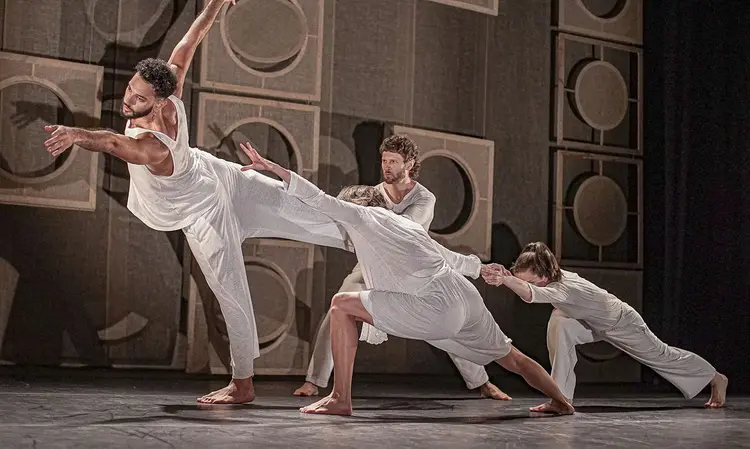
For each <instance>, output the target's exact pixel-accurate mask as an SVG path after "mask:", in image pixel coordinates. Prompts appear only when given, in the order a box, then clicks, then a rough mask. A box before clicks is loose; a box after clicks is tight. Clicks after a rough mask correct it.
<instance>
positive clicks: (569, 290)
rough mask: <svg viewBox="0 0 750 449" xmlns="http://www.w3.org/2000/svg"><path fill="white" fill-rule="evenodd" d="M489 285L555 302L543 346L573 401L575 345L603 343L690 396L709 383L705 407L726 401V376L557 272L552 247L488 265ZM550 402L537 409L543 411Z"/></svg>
mask: <svg viewBox="0 0 750 449" xmlns="http://www.w3.org/2000/svg"><path fill="white" fill-rule="evenodd" d="M490 267H491V268H492V269H493V270H495V273H494V274H488V275H487V276H485V280H487V282H488V283H489V284H490V285H504V286H506V287H507V288H509V289H511V290H512V291H513V292H515V293H516V294H517V295H518V296H520V297H521V299H523V300H524V301H526V302H529V303H546V304H551V305H552V306H554V308H555V309H554V311H553V312H552V316H551V317H550V320H549V324H548V326H547V347H548V349H549V357H550V363H551V364H552V378H553V379H555V382H557V384H558V385H559V386H560V389H561V390H562V392H563V394H564V395H565V397H566V398H567V399H568V400H569V401H571V402H572V401H573V393H574V391H575V385H576V376H575V371H574V369H575V365H576V362H577V361H578V358H577V355H576V349H575V347H576V345H581V344H585V343H592V342H595V341H606V342H608V343H610V344H611V345H613V346H614V347H616V348H618V349H620V350H621V351H622V352H624V353H625V354H628V355H629V356H631V357H633V358H634V359H636V360H638V361H639V362H641V363H643V364H644V365H646V366H648V367H649V368H651V369H653V370H654V371H656V372H657V373H658V374H659V375H660V376H662V377H664V378H665V379H667V380H668V381H669V382H671V383H672V384H673V385H674V386H676V387H677V389H679V390H680V392H681V393H682V394H683V395H684V396H685V397H686V398H688V399H691V398H693V397H695V396H696V395H697V394H698V393H700V392H701V390H703V388H705V387H706V386H707V385H711V398H710V399H709V401H708V402H707V403H706V406H707V407H710V408H720V407H723V406H724V403H725V401H726V389H727V383H728V380H727V378H726V376H724V375H723V374H721V373H718V372H717V371H716V369H715V368H714V367H713V366H711V364H710V363H708V362H707V361H706V360H704V359H703V358H701V357H700V356H698V355H696V354H693V353H692V352H689V351H686V350H684V349H679V348H675V347H673V346H669V345H667V344H666V343H664V342H662V341H661V340H659V338H657V337H656V335H654V333H653V332H651V330H650V329H649V328H648V326H647V325H646V323H645V322H644V321H643V318H641V315H640V314H639V313H638V312H637V311H636V310H635V309H633V308H632V307H631V306H629V305H628V304H627V303H625V302H623V301H621V300H620V299H618V298H617V297H616V296H614V295H613V294H611V293H609V292H607V291H606V290H604V289H603V288H600V287H598V286H597V285H595V284H593V283H591V282H589V281H587V280H586V279H584V278H582V277H580V276H579V275H577V274H576V273H573V272H570V271H566V270H561V269H560V266H559V265H558V262H557V259H556V258H555V256H554V254H552V251H550V249H549V248H548V247H547V246H546V245H545V244H544V243H541V242H536V243H529V244H528V245H526V246H525V247H524V248H523V250H522V251H521V254H520V255H519V256H518V259H517V260H516V262H515V264H514V265H513V267H512V268H511V270H507V269H505V268H504V267H503V266H501V265H496V264H492V265H490ZM546 407H549V404H543V405H540V406H538V407H536V408H535V410H537V411H544V410H545V408H546Z"/></svg>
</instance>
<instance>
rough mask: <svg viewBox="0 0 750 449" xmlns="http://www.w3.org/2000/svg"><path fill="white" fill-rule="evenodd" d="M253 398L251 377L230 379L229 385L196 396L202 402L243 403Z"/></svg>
mask: <svg viewBox="0 0 750 449" xmlns="http://www.w3.org/2000/svg"><path fill="white" fill-rule="evenodd" d="M254 399H255V388H254V387H253V379H252V378H247V379H232V381H231V382H229V385H227V386H226V387H224V388H222V389H221V390H216V391H214V392H212V393H209V394H207V395H205V396H203V397H200V398H198V402H201V403H203V404H244V403H246V402H252V401H253V400H254Z"/></svg>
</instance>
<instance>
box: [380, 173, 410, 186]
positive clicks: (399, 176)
mask: <svg viewBox="0 0 750 449" xmlns="http://www.w3.org/2000/svg"><path fill="white" fill-rule="evenodd" d="M391 176H393V179H392V180H391V181H388V179H387V178H386V177H385V175H383V178H384V179H385V183H386V184H396V183H398V182H401V181H403V180H404V179H405V178H406V170H403V171H401V172H400V173H399V174H397V175H396V174H393V175H391Z"/></svg>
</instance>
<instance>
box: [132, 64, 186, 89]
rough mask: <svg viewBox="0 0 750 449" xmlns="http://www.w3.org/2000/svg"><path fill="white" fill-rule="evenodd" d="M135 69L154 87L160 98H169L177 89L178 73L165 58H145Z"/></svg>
mask: <svg viewBox="0 0 750 449" xmlns="http://www.w3.org/2000/svg"><path fill="white" fill-rule="evenodd" d="M135 70H136V72H138V74H139V75H141V78H143V79H144V80H145V81H146V82H147V83H149V84H150V85H151V87H153V88H154V92H156V96H157V97H159V98H167V97H169V96H170V95H172V94H173V93H174V92H175V90H177V75H176V74H175V73H174V72H173V71H172V69H171V68H170V67H169V63H167V61H165V60H163V59H156V58H148V59H144V60H143V61H141V62H139V63H138V64H137V65H136V66H135Z"/></svg>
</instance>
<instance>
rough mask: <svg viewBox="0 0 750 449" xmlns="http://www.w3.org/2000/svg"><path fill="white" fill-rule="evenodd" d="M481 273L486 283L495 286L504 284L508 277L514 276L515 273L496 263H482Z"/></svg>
mask: <svg viewBox="0 0 750 449" xmlns="http://www.w3.org/2000/svg"><path fill="white" fill-rule="evenodd" d="M480 273H481V275H482V279H484V281H485V282H486V283H488V284H489V285H494V286H498V285H503V282H504V280H505V278H506V277H508V276H513V274H512V273H511V272H510V271H509V270H508V269H506V268H505V267H504V266H502V265H500V264H496V263H491V264H488V265H482V269H481V270H480Z"/></svg>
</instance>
